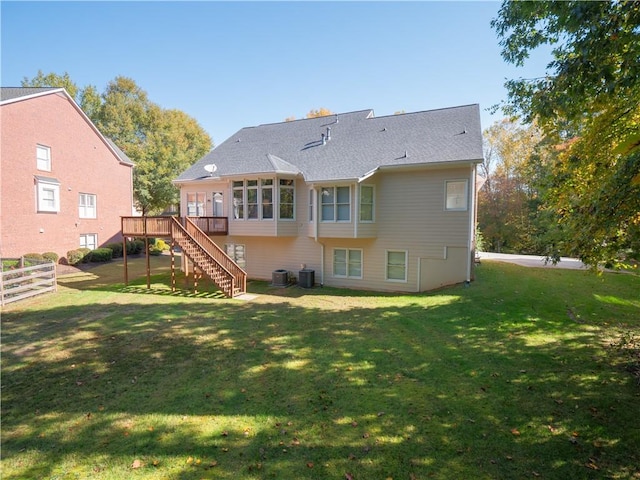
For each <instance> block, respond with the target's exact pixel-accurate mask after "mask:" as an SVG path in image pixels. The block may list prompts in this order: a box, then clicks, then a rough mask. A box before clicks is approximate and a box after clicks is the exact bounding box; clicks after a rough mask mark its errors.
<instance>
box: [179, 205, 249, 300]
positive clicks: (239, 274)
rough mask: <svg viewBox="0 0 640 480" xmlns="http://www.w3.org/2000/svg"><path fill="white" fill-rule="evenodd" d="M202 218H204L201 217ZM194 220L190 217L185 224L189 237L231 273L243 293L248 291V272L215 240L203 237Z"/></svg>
mask: <svg viewBox="0 0 640 480" xmlns="http://www.w3.org/2000/svg"><path fill="white" fill-rule="evenodd" d="M199 218H202V217H199ZM193 220H194V219H193V218H190V217H188V218H187V221H186V223H185V228H186V230H187V232H189V235H191V236H192V237H193V238H194V239H195V240H196V241H197V242H198V243H199V244H200V245H202V246H203V247H204V248H205V250H206V251H207V252H208V253H209V255H211V256H212V257H213V258H214V259H215V260H216V262H217V263H218V264H219V265H221V266H222V267H223V268H224V269H225V270H227V271H228V272H230V273H231V275H233V278H234V284H235V286H236V288H239V289H241V290H242V291H243V292H246V291H247V272H245V271H244V270H243V269H242V268H240V267H239V266H238V264H237V263H235V262H234V261H233V260H232V259H231V258H230V257H229V256H228V255H227V254H226V253H225V251H224V250H222V249H221V248H220V247H219V246H218V245H217V244H216V243H215V242H214V241H213V240H211V239H210V238H209V237H208V236H206V235H203V233H204V232H203V231H201V230H202V229H200V230H198V228H199V227H200V226H199V225H198V224H197V223H196V222H194V221H193Z"/></svg>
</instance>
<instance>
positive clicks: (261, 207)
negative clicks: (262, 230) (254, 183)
mask: <svg viewBox="0 0 640 480" xmlns="http://www.w3.org/2000/svg"><path fill="white" fill-rule="evenodd" d="M265 180H271V185H265V184H264V181H265ZM265 190H271V203H270V204H265V203H264V198H263V196H262V192H264V191H265ZM275 190H276V189H275V181H274V180H273V178H260V179H259V180H258V218H259V219H260V221H265V222H273V219H274V216H275V208H276V207H275V198H274V195H275V194H274V192H275ZM294 193H295V192H294ZM265 205H271V217H270V218H269V217H267V218H265V216H264V207H265Z"/></svg>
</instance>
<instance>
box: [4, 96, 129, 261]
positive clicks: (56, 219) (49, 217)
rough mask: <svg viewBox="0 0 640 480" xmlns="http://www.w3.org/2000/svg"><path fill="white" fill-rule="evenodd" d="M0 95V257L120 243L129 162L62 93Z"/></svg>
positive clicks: (126, 210) (62, 254)
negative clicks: (121, 218)
mask: <svg viewBox="0 0 640 480" xmlns="http://www.w3.org/2000/svg"><path fill="white" fill-rule="evenodd" d="M0 92H1V96H0V187H1V190H0V257H1V258H17V257H20V256H21V255H24V254H25V253H44V252H56V253H57V254H58V255H59V256H60V258H61V259H64V257H66V254H67V252H68V251H69V250H73V249H76V248H79V247H88V248H91V249H93V248H96V247H99V246H101V245H104V244H107V243H110V242H115V241H121V239H122V237H121V235H120V228H121V224H120V217H121V216H127V215H131V214H132V213H133V183H132V179H133V176H132V175H133V163H132V162H131V160H130V159H129V158H127V156H126V155H125V154H124V153H123V152H122V151H121V150H119V149H118V147H116V145H115V144H114V143H113V142H111V141H110V140H109V139H107V138H105V137H104V136H103V135H102V134H101V133H100V132H99V131H98V129H97V128H96V126H95V125H94V124H93V123H92V122H91V120H90V119H89V118H88V117H87V115H85V113H84V112H83V111H82V109H81V108H80V107H79V106H78V105H77V104H76V102H75V101H74V100H73V99H72V98H71V96H70V95H69V94H68V93H67V92H66V91H65V90H64V89H62V88H2V89H0Z"/></svg>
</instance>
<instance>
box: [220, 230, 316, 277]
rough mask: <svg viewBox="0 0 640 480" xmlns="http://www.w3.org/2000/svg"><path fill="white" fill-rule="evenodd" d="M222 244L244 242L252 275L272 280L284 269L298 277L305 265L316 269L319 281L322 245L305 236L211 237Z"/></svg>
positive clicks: (247, 268)
mask: <svg viewBox="0 0 640 480" xmlns="http://www.w3.org/2000/svg"><path fill="white" fill-rule="evenodd" d="M211 239H212V240H213V241H214V242H216V243H217V244H218V245H219V246H220V247H221V248H224V245H225V244H227V243H234V244H240V245H244V246H245V258H246V262H247V265H246V271H247V275H248V276H249V278H251V279H257V280H268V281H271V278H272V276H271V274H272V273H273V271H274V270H279V269H284V270H288V271H290V272H292V273H293V274H294V275H295V276H296V277H297V275H298V272H299V271H300V269H301V266H302V265H305V266H306V268H309V269H312V270H315V278H316V282H317V283H319V282H320V279H319V278H320V256H321V250H320V248H321V247H320V245H319V244H317V243H316V242H314V241H313V239H310V238H308V237H306V236H300V237H280V238H268V237H267V238H264V237H262V238H260V237H243V236H237V235H233V236H231V235H230V236H227V237H211Z"/></svg>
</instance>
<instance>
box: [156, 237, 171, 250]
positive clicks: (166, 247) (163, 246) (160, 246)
mask: <svg viewBox="0 0 640 480" xmlns="http://www.w3.org/2000/svg"><path fill="white" fill-rule="evenodd" d="M154 246H155V247H156V248H157V249H159V250H160V251H162V252H164V251H165V250H169V245H167V242H165V241H164V240H162V239H161V238H158V239H157V240H156V243H155V245H154Z"/></svg>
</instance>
